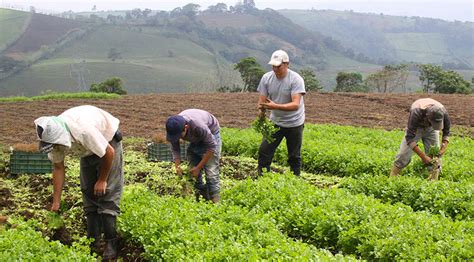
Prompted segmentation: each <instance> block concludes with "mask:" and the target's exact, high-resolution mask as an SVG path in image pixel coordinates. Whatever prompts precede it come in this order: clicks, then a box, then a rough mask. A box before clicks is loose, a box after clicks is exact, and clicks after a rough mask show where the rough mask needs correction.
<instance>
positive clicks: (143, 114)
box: [0, 92, 474, 145]
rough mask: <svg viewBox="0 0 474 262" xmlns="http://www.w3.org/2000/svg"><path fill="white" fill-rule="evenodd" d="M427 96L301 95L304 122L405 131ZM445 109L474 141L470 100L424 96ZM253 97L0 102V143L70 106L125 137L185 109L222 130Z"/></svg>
mask: <svg viewBox="0 0 474 262" xmlns="http://www.w3.org/2000/svg"><path fill="white" fill-rule="evenodd" d="M424 97H428V96H427V95H426V94H365V93H311V92H310V93H308V94H306V95H305V97H304V99H305V108H306V123H313V124H321V123H325V124H327V123H332V124H339V125H352V126H363V127H376V128H384V129H389V130H391V129H404V128H405V126H406V122H407V119H408V109H409V107H410V105H411V104H412V103H413V101H415V100H416V99H418V98H424ZM429 97H431V98H433V99H436V100H438V101H439V102H441V103H442V104H443V105H444V106H445V107H446V108H447V110H448V112H449V115H450V117H451V121H452V123H453V124H454V126H458V127H465V128H466V130H467V131H466V132H467V133H468V135H469V136H471V137H474V132H473V131H472V130H473V127H474V96H468V95H429ZM257 99H258V94H257V93H201V94H150V95H127V96H124V97H123V98H120V99H102V100H100V99H70V100H60V101H57V100H56V101H34V102H15V103H11V102H2V103H0V119H1V120H2V124H1V125H0V143H2V144H7V145H11V144H14V143H32V142H35V141H36V134H35V128H34V124H33V120H34V119H36V118H37V117H40V116H47V115H58V114H61V113H62V112H63V111H65V110H66V109H68V108H70V107H74V106H78V105H84V104H90V105H95V106H98V107H100V108H102V109H104V110H106V111H108V112H110V113H111V114H112V115H114V116H116V117H118V118H119V119H120V121H121V124H120V129H121V130H122V133H123V134H124V136H139V137H145V138H147V139H150V140H151V138H152V137H153V136H154V135H156V134H157V133H164V123H165V120H166V118H167V117H168V116H170V115H173V114H177V113H179V112H180V111H182V110H184V109H188V108H200V109H204V110H207V111H209V112H211V113H212V114H214V115H215V116H216V117H217V118H218V119H219V122H220V124H221V126H224V127H235V128H246V127H249V126H250V123H251V122H252V121H253V120H254V119H255V117H256V115H257Z"/></svg>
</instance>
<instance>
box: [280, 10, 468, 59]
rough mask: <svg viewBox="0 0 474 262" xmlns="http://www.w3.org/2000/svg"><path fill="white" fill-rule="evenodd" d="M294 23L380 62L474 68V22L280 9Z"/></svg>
mask: <svg viewBox="0 0 474 262" xmlns="http://www.w3.org/2000/svg"><path fill="white" fill-rule="evenodd" d="M279 12H280V13H281V14H283V15H284V16H286V17H288V18H290V19H291V20H292V21H293V22H295V23H297V24H299V25H301V26H303V27H305V28H308V29H310V30H313V31H316V32H320V33H322V34H323V35H326V36H330V37H332V38H333V39H336V40H338V41H340V42H341V43H342V45H344V46H345V47H346V48H351V49H352V50H354V52H356V53H362V54H364V55H366V56H368V57H370V58H372V59H376V60H383V59H388V60H393V61H394V62H403V61H409V62H417V63H437V64H442V63H456V64H460V63H462V64H465V65H466V66H469V67H471V68H474V38H473V37H472V36H473V35H474V23H471V22H465V23H461V22H447V21H443V20H439V19H430V18H419V17H401V16H389V15H383V14H379V15H376V14H363V13H354V12H349V11H332V10H324V11H317V10H280V11H279Z"/></svg>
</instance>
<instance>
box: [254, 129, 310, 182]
mask: <svg viewBox="0 0 474 262" xmlns="http://www.w3.org/2000/svg"><path fill="white" fill-rule="evenodd" d="M279 128H280V129H279V130H278V131H277V132H276V133H275V134H274V135H273V137H274V138H275V141H273V143H271V144H270V143H268V141H266V140H265V139H263V140H262V144H260V148H259V150H258V172H259V174H261V173H262V169H263V168H266V169H267V171H270V164H271V163H272V160H273V156H274V155H275V151H276V149H277V147H278V146H279V145H280V143H281V140H282V139H283V138H286V147H287V148H288V164H289V165H290V168H291V171H292V172H293V174H295V175H296V176H299V175H300V172H301V144H302V142H303V129H304V124H303V125H300V126H297V127H279Z"/></svg>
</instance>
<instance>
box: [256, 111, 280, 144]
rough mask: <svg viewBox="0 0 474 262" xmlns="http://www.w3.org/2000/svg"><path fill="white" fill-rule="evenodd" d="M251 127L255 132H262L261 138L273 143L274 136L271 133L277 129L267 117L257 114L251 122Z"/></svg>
mask: <svg viewBox="0 0 474 262" xmlns="http://www.w3.org/2000/svg"><path fill="white" fill-rule="evenodd" d="M252 128H253V129H254V130H255V131H256V132H257V133H260V134H262V136H263V139H265V140H267V141H268V143H273V141H275V138H274V137H273V135H274V134H275V133H276V132H277V131H278V129H279V128H278V127H276V126H275V125H274V124H273V123H272V122H271V121H270V120H269V119H268V118H266V117H265V116H258V117H257V118H256V119H255V120H254V121H253V122H252Z"/></svg>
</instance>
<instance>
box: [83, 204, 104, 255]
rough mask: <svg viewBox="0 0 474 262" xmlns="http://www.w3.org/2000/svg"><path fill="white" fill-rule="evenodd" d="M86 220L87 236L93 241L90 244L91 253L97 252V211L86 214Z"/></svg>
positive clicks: (98, 241)
mask: <svg viewBox="0 0 474 262" xmlns="http://www.w3.org/2000/svg"><path fill="white" fill-rule="evenodd" d="M86 220H87V238H93V239H94V241H93V242H92V243H91V244H90V248H91V253H96V254H98V252H99V249H100V233H101V232H100V224H101V223H100V222H101V221H100V220H101V219H100V216H99V214H97V213H90V214H87V215H86Z"/></svg>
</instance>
